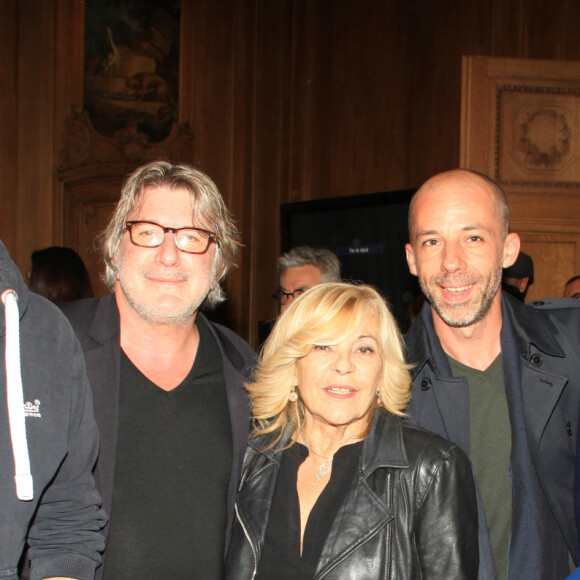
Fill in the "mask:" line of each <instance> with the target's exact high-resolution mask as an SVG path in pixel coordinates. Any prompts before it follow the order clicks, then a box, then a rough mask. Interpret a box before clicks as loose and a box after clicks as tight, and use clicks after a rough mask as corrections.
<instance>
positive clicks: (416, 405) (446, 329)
mask: <svg viewBox="0 0 580 580" xmlns="http://www.w3.org/2000/svg"><path fill="white" fill-rule="evenodd" d="M409 240H410V242H409V243H408V244H407V245H406V248H405V249H406V254H407V261H408V264H409V269H410V271H411V273H412V274H414V275H416V276H417V277H418V279H419V283H420V286H421V289H422V290H423V293H424V294H425V296H426V298H427V302H426V303H425V304H424V306H423V310H422V311H421V313H420V315H419V317H418V318H417V319H416V320H415V322H414V323H413V325H412V326H411V328H410V329H409V331H408V332H407V334H406V337H405V339H406V343H407V353H408V355H407V361H408V362H409V363H414V364H416V366H415V368H414V369H413V386H412V394H413V396H412V400H411V404H410V406H409V415H410V417H411V419H412V420H414V421H416V422H417V423H418V424H419V425H421V426H423V427H424V428H426V429H429V430H432V431H434V432H436V433H438V434H439V435H442V436H443V437H445V438H447V439H449V440H450V441H453V442H454V443H456V444H458V445H459V446H460V447H461V448H462V449H463V450H464V451H466V452H467V453H468V454H469V456H470V458H471V461H472V463H473V466H474V472H475V476H476V481H477V485H478V489H479V498H480V500H481V502H482V508H483V509H481V510H480V516H481V520H480V528H479V530H480V533H479V539H480V576H479V577H480V579H482V580H483V579H492V578H496V577H497V578H502V579H503V578H507V579H508V580H522V579H523V578H525V579H526V580H562V579H563V578H566V576H568V574H569V553H570V554H571V555H574V556H575V551H576V543H577V530H576V524H575V521H574V506H573V495H574V494H573V483H574V465H575V461H576V433H575V430H576V426H577V425H578V419H579V414H580V372H579V371H580V303H578V302H577V301H573V300H564V299H562V298H556V299H552V300H543V301H539V302H536V303H533V304H532V305H525V304H523V303H522V302H520V301H519V300H516V299H514V298H513V297H512V296H510V295H509V294H507V293H505V292H504V293H502V292H501V291H500V287H501V277H502V268H507V267H509V266H511V265H512V264H513V263H514V262H515V261H516V258H517V256H518V252H519V249H520V239H519V236H518V235H517V234H516V233H513V232H510V231H509V211H508V207H507V201H506V197H505V194H504V192H503V190H502V189H501V188H500V187H499V186H498V185H497V184H496V183H495V182H494V181H493V180H491V179H490V178H489V177H487V176H485V175H482V174H479V173H476V172H473V171H468V170H463V169H458V170H453V171H447V172H445V173H441V174H439V175H436V176H435V177H433V178H431V179H430V180H428V181H427V182H426V183H425V184H424V185H423V186H422V187H421V188H420V189H419V190H418V191H417V193H416V194H415V196H414V197H413V199H412V201H411V205H410V209H409Z"/></svg>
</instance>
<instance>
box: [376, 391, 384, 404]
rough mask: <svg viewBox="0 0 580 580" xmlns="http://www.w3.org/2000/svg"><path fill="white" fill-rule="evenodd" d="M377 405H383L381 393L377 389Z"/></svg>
mask: <svg viewBox="0 0 580 580" xmlns="http://www.w3.org/2000/svg"><path fill="white" fill-rule="evenodd" d="M377 405H378V406H379V407H382V406H383V400H382V399H381V393H380V392H379V391H377Z"/></svg>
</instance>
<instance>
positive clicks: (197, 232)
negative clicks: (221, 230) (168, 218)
mask: <svg viewBox="0 0 580 580" xmlns="http://www.w3.org/2000/svg"><path fill="white" fill-rule="evenodd" d="M125 229H126V230H127V231H128V232H129V236H130V238H131V242H132V243H133V244H135V245H136V246H140V247H141V248H157V247H159V246H160V245H161V244H162V243H163V241H164V240H165V235H166V234H167V233H168V232H169V233H170V234H173V238H174V239H175V245H176V246H177V249H178V250H181V251H182V252H185V253H187V254H205V253H206V252H207V249H208V248H209V245H210V244H211V243H212V242H213V243H214V244H216V245H217V244H218V238H217V235H216V234H215V233H214V232H210V231H208V230H203V229H201V228H166V227H165V226H162V225H160V224H156V223H154V222H148V221H139V220H134V221H128V222H125Z"/></svg>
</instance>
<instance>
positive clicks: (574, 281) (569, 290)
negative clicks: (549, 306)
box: [563, 276, 580, 298]
mask: <svg viewBox="0 0 580 580" xmlns="http://www.w3.org/2000/svg"><path fill="white" fill-rule="evenodd" d="M563 296H564V298H580V276H573V277H572V278H570V280H568V282H566V285H565V286H564V294H563Z"/></svg>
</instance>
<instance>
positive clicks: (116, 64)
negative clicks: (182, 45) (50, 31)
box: [83, 0, 180, 142]
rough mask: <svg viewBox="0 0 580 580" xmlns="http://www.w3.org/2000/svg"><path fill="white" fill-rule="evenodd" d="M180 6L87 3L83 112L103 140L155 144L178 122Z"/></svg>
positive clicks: (124, 0)
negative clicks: (129, 139) (125, 139)
mask: <svg viewBox="0 0 580 580" xmlns="http://www.w3.org/2000/svg"><path fill="white" fill-rule="evenodd" d="M179 18H180V1H179V0H86V1H85V70H84V95H83V108H84V110H85V111H87V112H88V114H89V118H90V120H91V124H92V125H93V127H94V128H95V129H96V130H97V131H98V132H99V133H100V134H101V135H103V136H105V137H112V138H118V137H119V136H121V135H123V134H125V135H127V136H131V137H132V138H139V139H140V140H143V141H144V142H159V141H162V140H163V139H165V138H166V137H167V136H168V135H169V134H170V132H171V128H172V125H173V124H174V123H176V122H177V121H178V108H177V105H178V90H179V30H180V26H179Z"/></svg>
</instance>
